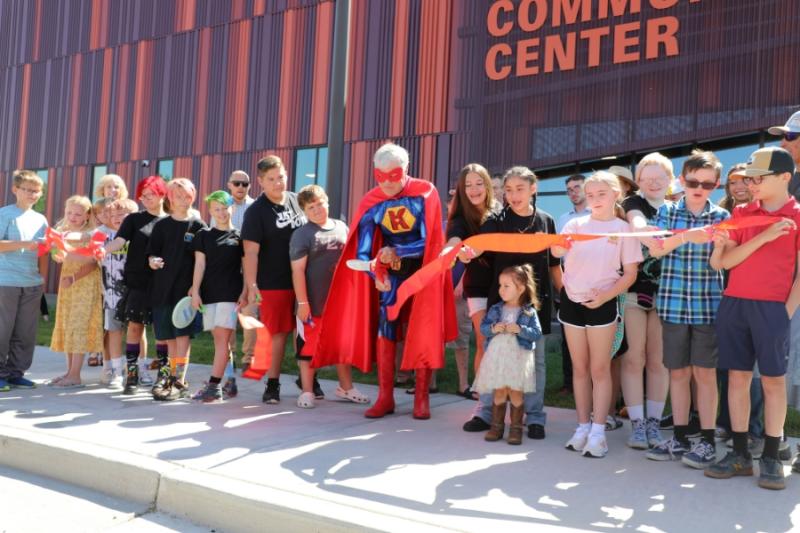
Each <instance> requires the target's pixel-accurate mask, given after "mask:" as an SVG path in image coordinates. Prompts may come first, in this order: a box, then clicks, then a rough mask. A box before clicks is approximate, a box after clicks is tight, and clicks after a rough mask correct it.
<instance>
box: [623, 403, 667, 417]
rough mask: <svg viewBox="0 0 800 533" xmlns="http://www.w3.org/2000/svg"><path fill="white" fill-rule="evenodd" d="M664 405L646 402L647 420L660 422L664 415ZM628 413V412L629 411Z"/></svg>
mask: <svg viewBox="0 0 800 533" xmlns="http://www.w3.org/2000/svg"><path fill="white" fill-rule="evenodd" d="M664 405H665V402H654V401H652V400H647V418H655V419H658V420H661V416H662V415H663V414H664ZM628 412H630V410H629V411H628Z"/></svg>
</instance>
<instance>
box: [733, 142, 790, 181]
mask: <svg viewBox="0 0 800 533" xmlns="http://www.w3.org/2000/svg"><path fill="white" fill-rule="evenodd" d="M785 172H789V173H790V174H794V160H793V159H792V155H791V154H790V153H789V152H787V151H786V150H784V149H783V148H778V147H777V146H767V147H766V148H761V149H759V150H756V151H755V152H753V155H751V156H750V160H749V161H748V162H747V168H745V169H744V171H743V174H744V175H745V176H766V175H767V174H783V173H785Z"/></svg>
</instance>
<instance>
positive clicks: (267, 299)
mask: <svg viewBox="0 0 800 533" xmlns="http://www.w3.org/2000/svg"><path fill="white" fill-rule="evenodd" d="M259 293H261V307H260V309H259V311H260V313H261V318H260V320H261V322H262V323H263V324H264V325H265V326H266V327H267V331H269V332H270V333H271V334H273V335H275V334H276V333H289V332H290V331H292V330H293V329H294V291H293V290H291V289H286V290H269V291H259Z"/></svg>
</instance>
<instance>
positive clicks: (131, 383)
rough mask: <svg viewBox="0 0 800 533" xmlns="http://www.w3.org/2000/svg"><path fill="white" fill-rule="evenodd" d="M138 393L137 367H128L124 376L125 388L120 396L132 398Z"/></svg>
mask: <svg viewBox="0 0 800 533" xmlns="http://www.w3.org/2000/svg"><path fill="white" fill-rule="evenodd" d="M137 392H139V365H138V364H133V365H128V373H127V375H126V376H125V388H124V389H123V390H122V394H124V395H125V396H133V395H134V394H136V393H137Z"/></svg>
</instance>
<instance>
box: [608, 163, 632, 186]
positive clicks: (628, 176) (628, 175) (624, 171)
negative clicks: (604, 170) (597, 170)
mask: <svg viewBox="0 0 800 533" xmlns="http://www.w3.org/2000/svg"><path fill="white" fill-rule="evenodd" d="M608 171H609V172H610V173H612V174H614V175H615V176H616V177H618V178H622V179H624V180H625V181H626V182H627V183H628V185H629V186H630V187H631V190H632V191H638V190H639V185H637V184H636V182H635V181H634V180H633V173H632V172H631V169H629V168H625V167H621V166H619V165H614V166H612V167H611V168H609V169H608Z"/></svg>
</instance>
